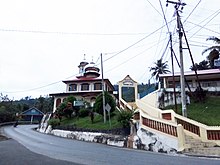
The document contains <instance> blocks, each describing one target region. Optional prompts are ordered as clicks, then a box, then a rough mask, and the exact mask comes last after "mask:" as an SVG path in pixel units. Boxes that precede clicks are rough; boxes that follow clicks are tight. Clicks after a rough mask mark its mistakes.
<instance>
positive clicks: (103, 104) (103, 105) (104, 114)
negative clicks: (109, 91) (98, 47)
mask: <svg viewBox="0 0 220 165" xmlns="http://www.w3.org/2000/svg"><path fill="white" fill-rule="evenodd" d="M101 70H102V108H103V117H104V123H106V112H105V89H104V87H105V84H104V77H103V60H102V53H101Z"/></svg>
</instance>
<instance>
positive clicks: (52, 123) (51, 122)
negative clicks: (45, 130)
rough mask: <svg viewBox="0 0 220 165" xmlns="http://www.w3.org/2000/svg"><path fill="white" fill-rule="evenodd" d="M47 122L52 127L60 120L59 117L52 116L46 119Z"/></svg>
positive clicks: (58, 123)
mask: <svg viewBox="0 0 220 165" xmlns="http://www.w3.org/2000/svg"><path fill="white" fill-rule="evenodd" d="M48 124H49V125H51V126H52V128H54V127H56V126H58V125H60V120H59V119H55V118H52V119H50V120H49V121H48Z"/></svg>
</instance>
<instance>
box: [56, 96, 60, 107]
mask: <svg viewBox="0 0 220 165" xmlns="http://www.w3.org/2000/svg"><path fill="white" fill-rule="evenodd" d="M60 103H61V99H60V98H58V99H57V100H56V107H58V106H59V105H60Z"/></svg>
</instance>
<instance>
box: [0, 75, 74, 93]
mask: <svg viewBox="0 0 220 165" xmlns="http://www.w3.org/2000/svg"><path fill="white" fill-rule="evenodd" d="M76 75H77V74H75V75H72V76H69V77H67V78H65V79H69V78H71V77H73V76H76ZM60 82H62V80H59V81H55V82H52V83H50V84H47V85H43V86H39V87H35V88H31V89H26V90H21V91H9V92H8V91H2V92H3V93H23V92H30V91H35V90H38V89H42V88H46V87H48V86H51V85H55V84H58V83H60Z"/></svg>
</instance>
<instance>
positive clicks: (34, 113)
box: [20, 107, 44, 123]
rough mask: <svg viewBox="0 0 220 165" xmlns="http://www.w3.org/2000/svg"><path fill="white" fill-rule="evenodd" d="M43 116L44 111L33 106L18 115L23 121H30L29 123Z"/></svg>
mask: <svg viewBox="0 0 220 165" xmlns="http://www.w3.org/2000/svg"><path fill="white" fill-rule="evenodd" d="M43 116H44V113H43V112H41V111H40V110H39V109H37V108H35V107H32V108H29V109H28V110H26V111H24V112H22V113H21V114H20V117H21V118H22V119H23V120H24V121H30V123H33V122H40V121H41V119H42V118H43Z"/></svg>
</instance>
